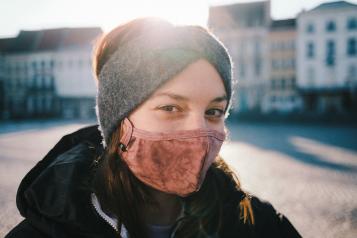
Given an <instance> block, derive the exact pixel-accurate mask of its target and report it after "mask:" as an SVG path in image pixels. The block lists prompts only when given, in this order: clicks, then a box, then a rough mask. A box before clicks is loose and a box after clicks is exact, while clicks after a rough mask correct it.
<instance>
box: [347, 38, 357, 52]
mask: <svg viewBox="0 0 357 238" xmlns="http://www.w3.org/2000/svg"><path fill="white" fill-rule="evenodd" d="M347 55H348V56H356V55H357V43H356V38H349V39H348V40H347Z"/></svg>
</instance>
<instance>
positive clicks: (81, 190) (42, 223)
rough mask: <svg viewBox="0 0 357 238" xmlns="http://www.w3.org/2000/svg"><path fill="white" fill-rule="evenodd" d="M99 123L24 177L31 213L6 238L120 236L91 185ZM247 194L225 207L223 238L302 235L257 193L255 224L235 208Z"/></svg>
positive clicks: (20, 202)
mask: <svg viewBox="0 0 357 238" xmlns="http://www.w3.org/2000/svg"><path fill="white" fill-rule="evenodd" d="M101 139H102V138H101V135H100V132H99V130H98V125H92V126H88V127H84V128H81V129H79V130H77V131H75V132H73V133H71V134H68V135H65V136H64V137H62V139H61V140H60V141H59V142H58V143H57V144H56V145H55V146H54V147H53V148H52V149H51V150H50V151H49V152H48V154H47V155H46V156H45V157H44V158H43V159H42V160H41V161H39V162H38V163H37V164H36V166H34V168H32V169H31V170H30V171H29V172H28V174H27V175H26V176H25V177H24V178H23V180H22V182H21V184H20V186H19V188H18V191H17V197H16V204H17V207H18V209H19V211H20V213H21V215H22V216H23V217H24V218H25V219H24V220H23V221H22V222H20V223H19V224H18V225H17V226H15V227H14V228H13V229H12V230H11V231H10V232H9V233H8V234H7V235H6V238H22V237H24V238H25V237H26V238H35V237H36V238H50V237H51V238H65V237H75V238H81V237H83V238H84V237H86V238H99V237H100V238H114V237H117V236H116V232H115V230H114V229H113V227H112V226H110V225H109V224H108V223H107V222H106V221H105V220H104V219H103V218H102V217H101V216H100V215H99V214H98V213H97V212H96V210H95V208H94V207H93V205H92V203H91V199H90V196H91V193H92V190H91V188H90V183H91V177H92V176H91V175H92V174H93V173H92V172H93V165H94V158H95V157H96V155H99V154H100V153H102V150H103V149H102V145H101V144H100V142H101ZM240 199H242V192H241V191H238V190H237V191H236V192H235V193H234V194H232V195H231V196H230V199H228V200H227V204H226V209H225V210H224V214H225V215H224V218H225V220H224V223H223V227H224V232H223V233H222V234H223V235H221V237H224V238H225V237H226V238H230V237H242V238H243V237H252V238H253V237H254V238H256V237H276V238H279V237H281V238H282V237H286V238H288V237H291V238H295V237H301V236H300V235H299V233H298V232H297V231H296V229H295V228H294V227H293V225H292V224H291V223H290V222H289V220H288V219H287V218H286V217H285V216H284V215H283V214H281V213H279V212H277V211H276V210H275V209H274V207H273V206H272V205H271V204H270V203H269V202H268V201H264V200H262V199H259V198H257V197H255V196H253V197H252V206H253V212H254V216H255V223H256V224H255V225H254V226H253V227H251V226H248V225H242V222H238V220H239V219H238V218H239V216H238V215H237V214H236V213H235V212H232V211H234V209H233V208H234V207H237V206H238V203H239V202H240Z"/></svg>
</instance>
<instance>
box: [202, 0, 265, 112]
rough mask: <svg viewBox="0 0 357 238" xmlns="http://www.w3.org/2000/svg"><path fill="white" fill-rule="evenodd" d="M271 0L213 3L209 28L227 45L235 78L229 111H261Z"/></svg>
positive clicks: (263, 95) (263, 96)
mask: <svg viewBox="0 0 357 238" xmlns="http://www.w3.org/2000/svg"><path fill="white" fill-rule="evenodd" d="M270 22H271V18H270V1H262V2H253V3H238V4H231V5H223V6H214V7H211V8H210V9H209V23H208V26H209V29H210V30H211V31H212V32H213V33H214V34H215V35H216V36H217V37H218V38H219V39H220V40H221V41H222V42H223V43H224V44H225V45H226V46H227V48H228V50H229V52H230V53H231V56H232V60H233V63H234V77H235V78H236V79H238V84H237V91H236V94H235V95H234V98H233V108H232V113H235V112H237V113H238V112H240V113H242V112H243V113H244V112H261V111H262V109H263V108H262V102H263V100H264V98H265V93H266V84H267V79H268V76H267V70H268V64H267V61H266V59H267V58H268V46H267V40H266V39H267V36H268V31H269V26H270Z"/></svg>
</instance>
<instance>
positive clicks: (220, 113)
mask: <svg viewBox="0 0 357 238" xmlns="http://www.w3.org/2000/svg"><path fill="white" fill-rule="evenodd" d="M173 107H175V108H177V107H176V106H174V105H166V106H163V107H160V109H163V111H165V112H169V113H175V112H173V111H168V110H164V109H165V108H173ZM178 110H179V109H178ZM210 110H217V111H218V112H219V115H217V116H214V117H221V116H223V115H224V111H223V110H221V109H218V108H212V109H210ZM210 110H209V111H210Z"/></svg>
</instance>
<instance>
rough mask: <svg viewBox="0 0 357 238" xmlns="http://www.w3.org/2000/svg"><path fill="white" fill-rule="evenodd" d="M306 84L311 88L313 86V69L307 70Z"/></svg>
mask: <svg viewBox="0 0 357 238" xmlns="http://www.w3.org/2000/svg"><path fill="white" fill-rule="evenodd" d="M307 81H308V82H307V83H308V85H309V86H313V85H314V81H315V70H314V68H312V67H310V68H308V70H307Z"/></svg>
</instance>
